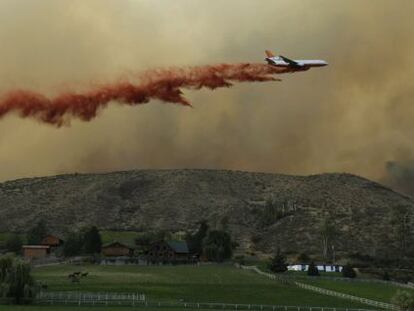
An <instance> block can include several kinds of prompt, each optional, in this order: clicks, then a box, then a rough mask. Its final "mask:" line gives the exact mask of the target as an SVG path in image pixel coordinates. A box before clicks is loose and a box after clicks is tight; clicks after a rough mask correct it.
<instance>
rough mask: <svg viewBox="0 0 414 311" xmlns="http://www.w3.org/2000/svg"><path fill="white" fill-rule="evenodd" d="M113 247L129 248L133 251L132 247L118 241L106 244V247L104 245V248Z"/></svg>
mask: <svg viewBox="0 0 414 311" xmlns="http://www.w3.org/2000/svg"><path fill="white" fill-rule="evenodd" d="M111 246H120V247H125V248H129V249H132V248H133V247H132V246H129V245H126V244H124V243H121V242H118V241H113V242H110V243H106V244H104V245H102V248H107V247H111Z"/></svg>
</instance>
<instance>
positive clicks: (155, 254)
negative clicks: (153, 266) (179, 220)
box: [147, 241, 190, 263]
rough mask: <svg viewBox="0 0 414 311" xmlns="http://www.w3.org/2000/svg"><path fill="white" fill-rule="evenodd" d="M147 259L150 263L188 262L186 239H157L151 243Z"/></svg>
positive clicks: (188, 253)
mask: <svg viewBox="0 0 414 311" xmlns="http://www.w3.org/2000/svg"><path fill="white" fill-rule="evenodd" d="M147 260H148V261H149V262H150V263H188V262H189V261H190V252H189V250H188V245H187V242H186V241H158V242H155V243H153V244H151V246H150V248H149V250H148V253H147Z"/></svg>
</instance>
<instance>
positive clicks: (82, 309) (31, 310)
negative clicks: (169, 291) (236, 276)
mask: <svg viewBox="0 0 414 311" xmlns="http://www.w3.org/2000/svg"><path fill="white" fill-rule="evenodd" d="M10 310H12V311H100V310H105V311H132V310H135V311H136V310H143V311H183V310H182V309H173V308H167V309H166V308H161V309H153V308H133V307H106V306H105V307H103V306H100V307H90V306H56V305H53V306H46V305H37V306H34V305H30V306H10V305H3V306H2V305H0V311H10ZM198 311H205V310H202V309H198Z"/></svg>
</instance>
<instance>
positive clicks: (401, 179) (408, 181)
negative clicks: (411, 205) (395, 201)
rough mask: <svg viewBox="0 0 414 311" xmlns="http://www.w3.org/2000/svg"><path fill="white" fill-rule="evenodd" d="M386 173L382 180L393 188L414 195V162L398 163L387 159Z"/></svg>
mask: <svg viewBox="0 0 414 311" xmlns="http://www.w3.org/2000/svg"><path fill="white" fill-rule="evenodd" d="M386 170H387V173H388V175H387V176H386V178H385V179H384V182H385V183H386V184H388V185H390V186H391V187H393V188H394V189H396V190H398V191H401V192H403V193H405V194H408V195H414V162H413V161H411V162H408V163H399V162H394V161H389V162H387V163H386Z"/></svg>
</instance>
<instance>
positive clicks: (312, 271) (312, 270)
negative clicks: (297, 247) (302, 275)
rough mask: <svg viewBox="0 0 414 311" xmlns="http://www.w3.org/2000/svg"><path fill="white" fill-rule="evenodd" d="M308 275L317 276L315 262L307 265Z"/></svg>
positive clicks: (317, 271)
mask: <svg viewBox="0 0 414 311" xmlns="http://www.w3.org/2000/svg"><path fill="white" fill-rule="evenodd" d="M308 275H310V276H319V270H318V267H317V266H316V265H315V263H314V262H313V261H312V262H311V263H310V265H309V268H308Z"/></svg>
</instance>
